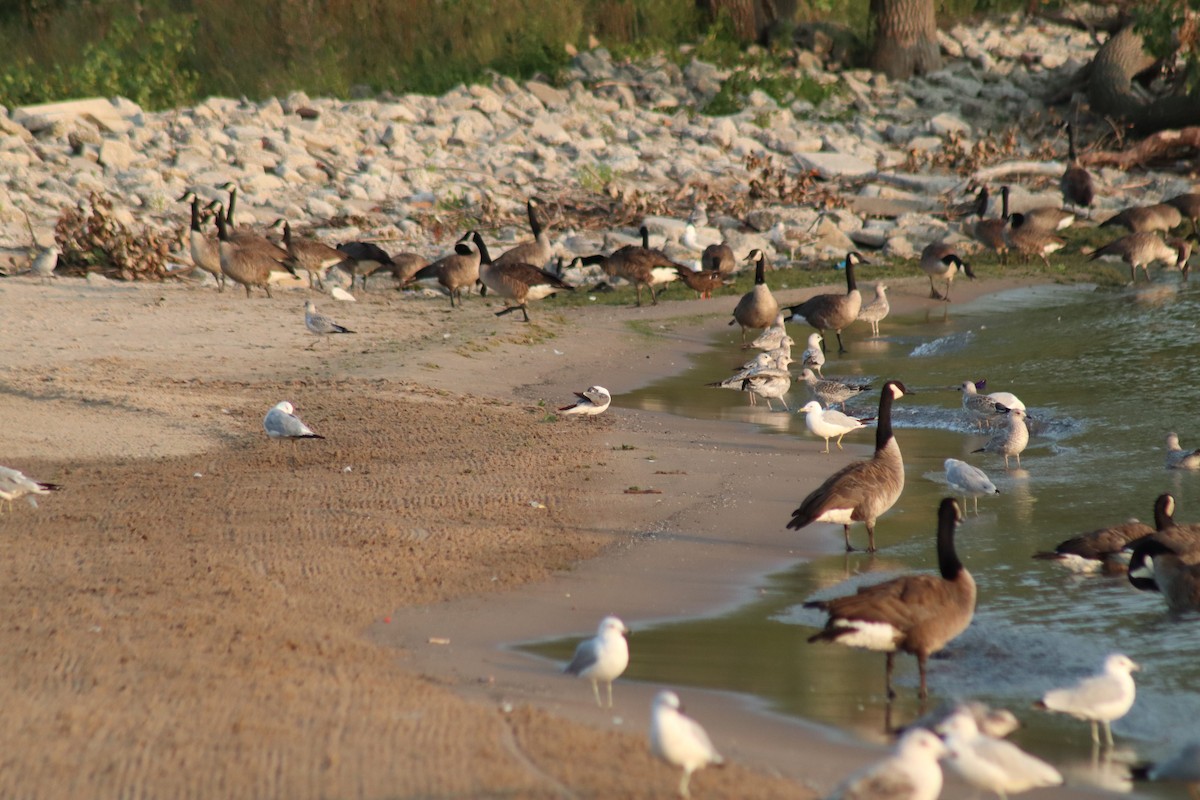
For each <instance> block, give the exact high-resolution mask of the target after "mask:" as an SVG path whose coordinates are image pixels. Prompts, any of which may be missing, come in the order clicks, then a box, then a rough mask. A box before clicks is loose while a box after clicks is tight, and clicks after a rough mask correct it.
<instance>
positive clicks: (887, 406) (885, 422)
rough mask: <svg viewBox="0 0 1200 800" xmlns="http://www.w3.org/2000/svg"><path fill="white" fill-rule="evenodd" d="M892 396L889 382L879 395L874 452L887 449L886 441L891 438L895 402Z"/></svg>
mask: <svg viewBox="0 0 1200 800" xmlns="http://www.w3.org/2000/svg"><path fill="white" fill-rule="evenodd" d="M895 399H896V398H895V397H894V396H893V395H892V384H891V382H890V381H889V382H888V383H885V384H884V385H883V391H882V392H880V393H879V417H878V420H877V421H876V423H875V452H877V453H878V452H879V451H880V450H882V449H883V448H885V447H887V443H888V441H889V440H890V439H891V438H892V403H893V402H894V401H895Z"/></svg>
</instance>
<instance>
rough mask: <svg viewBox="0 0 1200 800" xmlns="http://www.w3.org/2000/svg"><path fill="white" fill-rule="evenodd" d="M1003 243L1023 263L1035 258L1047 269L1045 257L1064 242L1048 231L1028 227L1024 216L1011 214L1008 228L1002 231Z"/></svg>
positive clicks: (1048, 263) (1047, 261) (1061, 246)
mask: <svg viewBox="0 0 1200 800" xmlns="http://www.w3.org/2000/svg"><path fill="white" fill-rule="evenodd" d="M1004 238H1005V241H1006V242H1007V243H1008V247H1009V249H1011V250H1014V251H1016V252H1017V253H1018V254H1019V255H1020V256H1021V259H1022V260H1023V261H1028V260H1029V258H1030V257H1031V256H1037V257H1038V258H1040V259H1041V260H1042V263H1043V264H1045V265H1046V266H1047V267H1049V266H1050V260H1049V258H1048V257H1047V256H1049V255H1050V253H1054V252H1056V251H1058V250H1061V249H1062V248H1063V246H1064V245H1066V242H1065V241H1063V240H1062V239H1060V238H1059V237H1057V236H1055V235H1054V234H1053V233H1051V232H1050V231H1048V230H1044V229H1042V228H1039V227H1037V226H1035V225H1030V224H1029V220H1028V218H1027V217H1026V216H1025V215H1024V214H1013V215H1012V217H1011V219H1010V220H1009V227H1008V228H1007V229H1005V231H1004Z"/></svg>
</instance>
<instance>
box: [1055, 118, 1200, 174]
mask: <svg viewBox="0 0 1200 800" xmlns="http://www.w3.org/2000/svg"><path fill="white" fill-rule="evenodd" d="M1197 152H1200V126H1195V125H1193V126H1191V127H1188V128H1182V129H1179V130H1166V131H1159V132H1158V133H1154V134H1151V135H1150V136H1147V137H1146V138H1145V139H1142V140H1141V141H1140V142H1138V143H1137V144H1136V145H1134V146H1133V147H1131V148H1129V149H1128V150H1099V151H1095V152H1092V153H1084V154H1083V155H1081V156H1080V157H1079V163H1080V164H1083V165H1084V166H1089V167H1119V168H1121V169H1126V170H1127V169H1129V168H1130V167H1139V166H1143V165H1145V164H1146V163H1148V162H1149V161H1152V160H1154V159H1156V158H1165V157H1167V156H1168V155H1169V156H1170V157H1171V158H1182V157H1187V156H1191V155H1193V154H1195V153H1197Z"/></svg>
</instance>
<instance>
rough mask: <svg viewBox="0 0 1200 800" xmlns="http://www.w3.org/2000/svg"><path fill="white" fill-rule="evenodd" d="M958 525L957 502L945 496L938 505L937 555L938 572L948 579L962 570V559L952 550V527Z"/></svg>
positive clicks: (952, 578) (953, 577)
mask: <svg viewBox="0 0 1200 800" xmlns="http://www.w3.org/2000/svg"><path fill="white" fill-rule="evenodd" d="M957 525H958V503H956V502H955V501H954V500H953V499H952V498H949V497H947V498H946V499H945V500H943V501H942V504H941V505H940V506H938V528H937V557H938V572H940V573H941V574H942V577H943V578H945V579H946V580H948V581H952V580H954V579H955V578H957V577H958V575H959V573H960V572H962V571H963V564H962V561H960V560H959V558H958V553H957V552H956V551H955V550H954V529H955V527H957Z"/></svg>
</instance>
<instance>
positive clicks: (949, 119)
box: [929, 112, 971, 136]
mask: <svg viewBox="0 0 1200 800" xmlns="http://www.w3.org/2000/svg"><path fill="white" fill-rule="evenodd" d="M929 130H931V131H933V132H934V133H936V134H939V135H942V136H945V135H946V134H949V133H961V134H970V133H971V126H970V125H968V124H967V123H966V122H964V121H963V120H962V118H961V117H958V116H957V115H955V114H951V113H949V112H942V113H941V114H938V115H937V116H935V117H932V118H931V119H930V120H929Z"/></svg>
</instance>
